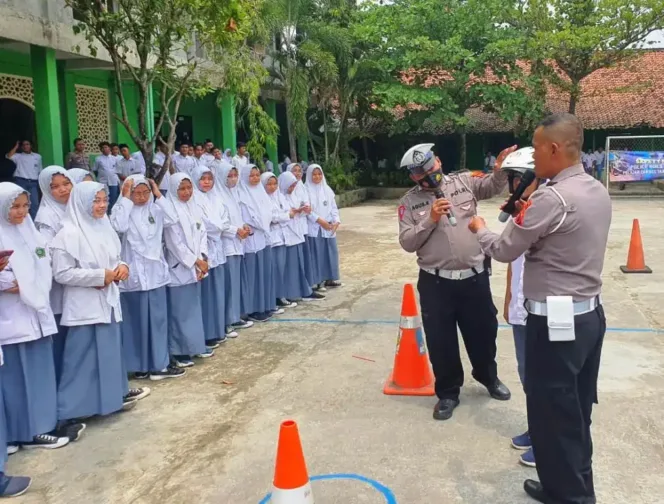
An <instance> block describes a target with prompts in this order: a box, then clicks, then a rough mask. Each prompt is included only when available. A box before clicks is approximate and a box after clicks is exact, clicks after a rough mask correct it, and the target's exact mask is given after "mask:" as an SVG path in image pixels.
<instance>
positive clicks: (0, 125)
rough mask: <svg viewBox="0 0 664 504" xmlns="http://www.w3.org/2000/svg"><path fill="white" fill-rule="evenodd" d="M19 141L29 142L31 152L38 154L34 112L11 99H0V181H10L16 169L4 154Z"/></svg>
mask: <svg viewBox="0 0 664 504" xmlns="http://www.w3.org/2000/svg"><path fill="white" fill-rule="evenodd" d="M20 140H30V142H31V143H32V148H33V150H34V151H35V152H39V146H38V145H37V135H36V132H35V111H34V110H32V109H31V108H30V107H29V106H28V105H26V104H24V103H22V102H20V101H17V100H14V99H12V98H0V181H3V182H5V181H10V180H12V176H13V174H14V170H15V168H16V167H15V165H14V163H13V162H11V161H10V160H9V159H6V158H5V154H6V153H8V152H9V151H10V150H12V149H13V148H14V145H16V142H17V141H20Z"/></svg>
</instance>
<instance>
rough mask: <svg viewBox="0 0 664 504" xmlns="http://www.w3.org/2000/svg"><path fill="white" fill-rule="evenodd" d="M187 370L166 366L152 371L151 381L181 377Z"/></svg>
mask: <svg viewBox="0 0 664 504" xmlns="http://www.w3.org/2000/svg"><path fill="white" fill-rule="evenodd" d="M186 373H187V371H186V370H185V369H181V368H177V367H171V366H168V367H167V368H166V369H164V370H163V371H152V372H151V373H150V380H151V381H161V380H168V379H169V378H181V377H183V376H184V375H185V374H186Z"/></svg>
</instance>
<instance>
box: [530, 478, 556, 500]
mask: <svg viewBox="0 0 664 504" xmlns="http://www.w3.org/2000/svg"><path fill="white" fill-rule="evenodd" d="M523 489H524V490H525V492H526V493H527V494H528V495H529V496H530V497H532V498H533V499H535V500H536V501H537V502H541V503H542V504H561V503H560V501H559V500H557V499H554V498H553V497H551V496H550V495H549V494H548V493H546V490H544V487H543V486H542V484H541V483H540V482H539V481H535V480H531V479H527V480H526V481H524V482H523Z"/></svg>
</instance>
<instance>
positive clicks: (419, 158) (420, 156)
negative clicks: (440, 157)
mask: <svg viewBox="0 0 664 504" xmlns="http://www.w3.org/2000/svg"><path fill="white" fill-rule="evenodd" d="M424 157H425V156H424V153H423V152H420V151H415V152H413V163H417V164H421V163H423V162H424Z"/></svg>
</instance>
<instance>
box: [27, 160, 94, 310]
mask: <svg viewBox="0 0 664 504" xmlns="http://www.w3.org/2000/svg"><path fill="white" fill-rule="evenodd" d="M79 169H81V170H82V168H79ZM84 171H85V170H84ZM86 173H89V172H87V171H86ZM54 175H63V176H65V177H67V178H68V179H69V180H70V181H71V183H72V185H75V184H76V182H75V181H74V180H73V179H72V178H71V174H70V173H69V170H65V169H64V168H62V167H61V166H47V167H46V168H44V169H43V170H42V172H41V173H40V174H39V188H40V189H41V192H42V199H41V202H40V203H39V210H37V215H36V217H35V226H37V229H38V230H39V232H40V233H41V234H42V236H43V237H44V239H45V240H46V247H47V248H50V246H51V242H52V241H53V238H55V235H56V234H57V233H58V231H60V230H61V229H62V222H63V220H64V218H65V215H66V212H67V205H66V204H63V203H59V202H58V201H56V200H55V198H54V197H53V195H52V194H51V179H52V178H53V176H54ZM63 296H64V287H63V286H62V285H60V284H59V283H58V282H55V281H54V282H53V285H52V286H51V308H52V309H53V313H54V314H56V315H61V314H62V299H63Z"/></svg>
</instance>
